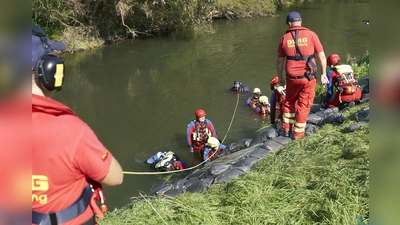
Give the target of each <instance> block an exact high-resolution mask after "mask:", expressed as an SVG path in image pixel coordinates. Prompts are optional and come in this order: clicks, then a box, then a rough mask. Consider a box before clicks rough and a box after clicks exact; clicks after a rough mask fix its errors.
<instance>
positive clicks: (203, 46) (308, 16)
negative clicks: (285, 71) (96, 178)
mask: <svg viewBox="0 0 400 225" xmlns="http://www.w3.org/2000/svg"><path fill="white" fill-rule="evenodd" d="M333 4H334V6H335V7H336V8H339V9H340V10H338V12H337V13H336V12H335V13H332V11H331V10H332V6H333ZM292 10H297V11H299V12H300V13H301V15H302V17H303V25H304V26H306V27H309V28H311V29H313V30H314V31H316V32H317V33H318V34H319V37H320V39H321V41H322V43H323V45H324V48H325V52H326V54H327V55H329V54H332V53H338V54H339V55H341V56H342V57H344V56H345V55H346V53H351V54H352V55H361V54H363V53H364V52H365V51H366V50H367V49H368V46H369V42H368V39H369V35H368V32H369V30H368V26H366V25H365V24H363V23H362V19H366V18H368V1H332V2H331V1H321V2H312V3H305V5H302V6H294V7H291V8H288V9H285V10H283V11H281V12H279V14H280V15H281V16H279V17H271V18H253V19H242V20H231V21H229V20H218V21H215V22H214V28H215V31H216V32H215V33H213V34H210V35H195V34H193V33H190V32H179V33H173V34H170V35H169V36H167V37H159V38H143V39H142V38H141V39H137V40H127V41H124V42H121V43H118V44H115V45H110V46H105V47H103V48H99V49H95V50H90V51H85V52H81V53H77V54H74V55H67V56H65V61H66V69H67V70H66V71H67V72H66V82H65V86H64V88H63V90H62V91H61V92H59V93H57V96H56V98H57V99H58V100H61V101H62V102H65V103H66V104H68V105H70V106H71V107H72V108H73V109H74V110H76V112H77V113H78V114H79V116H80V117H81V118H82V119H83V120H84V121H85V122H87V123H88V124H89V125H90V126H91V127H92V128H93V130H94V131H95V132H96V134H97V135H98V137H99V139H100V140H101V141H102V142H103V143H104V145H105V146H106V147H107V148H109V149H110V150H111V152H112V153H113V154H114V156H115V157H116V158H117V159H118V160H119V162H120V163H121V165H122V166H123V168H124V170H125V171H148V170H149V168H148V167H147V166H146V165H145V164H144V161H145V160H146V159H147V158H148V157H150V156H152V155H153V154H154V153H156V152H158V151H167V150H172V151H174V152H176V153H177V155H178V156H179V157H180V158H181V159H183V160H184V161H186V162H189V161H190V157H191V155H190V154H189V152H188V151H187V146H186V142H185V135H186V133H185V132H186V128H187V125H188V123H189V122H190V120H192V119H194V111H195V110H196V109H198V108H202V109H204V110H205V111H206V112H207V118H208V119H210V120H211V121H212V122H213V123H214V125H215V128H216V129H217V132H218V134H219V136H220V139H222V138H223V137H224V136H225V135H226V140H225V144H229V143H231V142H234V141H236V140H239V139H243V138H249V137H250V135H251V134H253V133H254V132H255V131H256V130H258V129H260V128H261V127H262V126H264V125H266V124H267V122H266V121H263V120H262V119H261V117H260V116H259V115H258V116H253V115H252V111H251V109H250V108H248V107H246V106H245V102H246V100H247V98H248V97H250V95H240V96H239V104H238V107H237V109H236V111H234V110H235V104H236V100H237V97H236V95H235V94H234V93H232V92H229V91H228V89H229V87H230V86H231V85H232V83H233V81H234V80H239V81H241V82H243V83H244V84H245V85H246V86H248V87H250V89H251V90H252V89H253V88H255V87H258V88H260V89H261V91H262V92H263V94H265V95H267V96H268V97H269V96H270V95H271V90H270V89H269V85H268V82H269V81H270V79H271V78H272V77H273V76H274V75H276V54H277V53H276V51H277V45H278V42H279V40H280V38H281V36H282V35H283V33H284V32H285V30H286V29H287V26H286V25H285V17H286V14H287V13H288V12H290V11H292ZM339 14H340V15H339ZM234 112H236V114H235V117H234V119H233V122H232V126H231V128H230V130H229V132H228V133H227V131H228V127H229V125H230V123H231V120H232V115H233V113H234ZM267 120H268V119H267ZM161 178H162V177H161V176H153V175H125V179H124V183H123V185H121V186H119V187H112V188H107V187H106V188H105V192H106V197H107V202H108V205H109V207H110V209H112V208H114V207H121V206H123V205H125V204H126V203H128V202H129V198H130V197H132V196H138V195H139V194H138V193H139V191H143V192H149V191H150V189H151V188H152V187H153V186H159V185H160V184H161V183H162V182H164V179H161Z"/></svg>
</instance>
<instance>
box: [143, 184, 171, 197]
mask: <svg viewBox="0 0 400 225" xmlns="http://www.w3.org/2000/svg"><path fill="white" fill-rule="evenodd" d="M172 187H173V186H172V184H164V185H162V186H160V187H158V188H155V189H154V190H152V191H151V192H150V193H149V194H148V195H149V196H151V195H155V196H161V195H164V193H165V192H167V191H169V190H170V189H171V188H172Z"/></svg>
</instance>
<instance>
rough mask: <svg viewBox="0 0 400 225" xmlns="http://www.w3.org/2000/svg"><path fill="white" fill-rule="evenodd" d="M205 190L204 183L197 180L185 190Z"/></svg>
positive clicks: (192, 191)
mask: <svg viewBox="0 0 400 225" xmlns="http://www.w3.org/2000/svg"><path fill="white" fill-rule="evenodd" d="M206 190H207V187H206V185H205V184H204V183H203V181H201V180H198V181H197V182H195V183H193V184H191V185H190V186H188V187H187V188H186V192H190V193H195V192H204V191H206Z"/></svg>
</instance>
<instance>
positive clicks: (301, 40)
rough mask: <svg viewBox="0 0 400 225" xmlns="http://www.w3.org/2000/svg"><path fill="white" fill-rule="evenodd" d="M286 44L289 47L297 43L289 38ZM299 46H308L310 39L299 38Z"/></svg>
mask: <svg viewBox="0 0 400 225" xmlns="http://www.w3.org/2000/svg"><path fill="white" fill-rule="evenodd" d="M286 44H287V45H288V47H289V48H294V47H295V44H294V40H293V39H292V40H287V41H286ZM297 44H298V45H299V46H308V40H307V38H299V39H298V43H297Z"/></svg>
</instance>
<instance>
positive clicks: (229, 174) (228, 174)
mask: <svg viewBox="0 0 400 225" xmlns="http://www.w3.org/2000/svg"><path fill="white" fill-rule="evenodd" d="M243 173H244V172H243V171H242V170H240V169H238V168H232V169H230V170H226V171H224V172H222V173H221V174H220V175H218V176H217V177H215V179H214V183H217V184H219V183H223V182H227V181H228V180H229V179H231V178H234V177H238V176H240V175H242V174H243Z"/></svg>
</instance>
